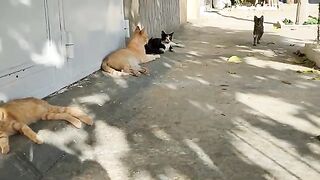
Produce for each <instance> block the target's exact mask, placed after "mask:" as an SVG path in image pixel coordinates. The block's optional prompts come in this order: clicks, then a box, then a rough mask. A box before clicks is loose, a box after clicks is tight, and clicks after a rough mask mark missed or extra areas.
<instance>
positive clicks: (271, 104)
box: [235, 93, 320, 134]
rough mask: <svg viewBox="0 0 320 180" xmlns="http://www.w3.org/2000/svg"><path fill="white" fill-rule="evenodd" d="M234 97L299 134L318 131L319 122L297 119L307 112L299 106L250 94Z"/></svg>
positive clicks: (237, 94)
mask: <svg viewBox="0 0 320 180" xmlns="http://www.w3.org/2000/svg"><path fill="white" fill-rule="evenodd" d="M235 97H236V100H237V101H239V102H241V103H243V104H245V105H247V106H248V107H250V108H252V109H254V110H256V111H258V112H260V113H262V114H264V115H265V116H267V117H269V118H271V119H273V120H274V121H277V122H279V123H281V124H286V125H289V126H291V127H293V128H295V129H297V130H299V131H301V132H305V133H314V134H316V133H319V131H320V128H319V127H320V121H319V122H314V123H310V122H309V121H307V120H306V119H302V118H300V117H297V115H298V114H299V113H300V112H305V114H307V115H308V112H306V111H305V109H304V108H303V107H301V106H298V105H293V104H289V103H287V102H285V101H283V100H282V99H280V98H274V97H270V96H264V95H257V94H250V93H247V94H245V93H236V95H235ZM318 118H319V117H318Z"/></svg>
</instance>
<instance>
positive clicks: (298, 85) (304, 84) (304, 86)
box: [294, 81, 317, 89]
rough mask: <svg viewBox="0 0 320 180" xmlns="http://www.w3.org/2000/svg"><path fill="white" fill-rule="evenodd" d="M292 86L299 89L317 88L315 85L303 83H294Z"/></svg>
mask: <svg viewBox="0 0 320 180" xmlns="http://www.w3.org/2000/svg"><path fill="white" fill-rule="evenodd" d="M294 86H296V87H298V88H301V89H309V88H314V87H317V85H316V84H315V83H311V82H305V81H296V82H295V83H294Z"/></svg>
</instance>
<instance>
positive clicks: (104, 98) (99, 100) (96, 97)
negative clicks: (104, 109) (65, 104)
mask: <svg viewBox="0 0 320 180" xmlns="http://www.w3.org/2000/svg"><path fill="white" fill-rule="evenodd" d="M75 101H78V102H79V103H83V104H88V105H92V104H96V105H99V106H103V105H104V104H105V103H106V102H108V101H110V97H109V95H108V94H106V93H98V94H93V95H89V96H84V97H79V98H76V99H75Z"/></svg>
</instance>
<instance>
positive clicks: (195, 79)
mask: <svg viewBox="0 0 320 180" xmlns="http://www.w3.org/2000/svg"><path fill="white" fill-rule="evenodd" d="M186 78H187V79H190V80H194V81H197V82H199V83H201V84H203V85H207V86H208V85H210V84H211V83H210V82H208V81H206V80H204V79H202V78H200V77H192V76H186Z"/></svg>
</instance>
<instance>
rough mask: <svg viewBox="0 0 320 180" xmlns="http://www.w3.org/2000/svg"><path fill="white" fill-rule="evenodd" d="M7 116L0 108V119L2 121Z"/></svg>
mask: <svg viewBox="0 0 320 180" xmlns="http://www.w3.org/2000/svg"><path fill="white" fill-rule="evenodd" d="M6 117H7V113H6V111H5V110H4V109H3V108H0V121H3V120H4V119H5V118H6Z"/></svg>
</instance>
